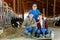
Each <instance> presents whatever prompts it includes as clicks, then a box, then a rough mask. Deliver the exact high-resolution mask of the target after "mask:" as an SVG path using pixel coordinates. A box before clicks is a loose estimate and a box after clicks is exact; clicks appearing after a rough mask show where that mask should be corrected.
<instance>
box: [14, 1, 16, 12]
mask: <svg viewBox="0 0 60 40" xmlns="http://www.w3.org/2000/svg"><path fill="white" fill-rule="evenodd" d="M15 7H16V6H15V0H13V10H14V12H15Z"/></svg>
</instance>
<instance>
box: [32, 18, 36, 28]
mask: <svg viewBox="0 0 60 40" xmlns="http://www.w3.org/2000/svg"><path fill="white" fill-rule="evenodd" d="M33 22H34V24H33V25H32V26H33V27H34V26H37V23H36V21H35V19H34V20H33Z"/></svg>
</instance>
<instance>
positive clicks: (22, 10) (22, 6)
mask: <svg viewBox="0 0 60 40" xmlns="http://www.w3.org/2000/svg"><path fill="white" fill-rule="evenodd" d="M21 13H22V18H23V19H24V4H23V0H21Z"/></svg>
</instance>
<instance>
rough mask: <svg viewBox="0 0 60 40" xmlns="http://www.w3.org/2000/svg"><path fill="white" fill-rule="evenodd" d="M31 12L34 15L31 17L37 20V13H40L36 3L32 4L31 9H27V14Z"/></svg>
mask: <svg viewBox="0 0 60 40" xmlns="http://www.w3.org/2000/svg"><path fill="white" fill-rule="evenodd" d="M30 13H32V14H33V15H34V16H33V18H34V19H35V20H36V21H37V20H38V14H40V11H39V10H38V9H37V5H36V4H33V6H32V9H31V10H30V11H29V14H30Z"/></svg>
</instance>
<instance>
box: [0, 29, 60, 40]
mask: <svg viewBox="0 0 60 40" xmlns="http://www.w3.org/2000/svg"><path fill="white" fill-rule="evenodd" d="M50 29H51V30H52V31H53V32H54V39H53V40H60V29H58V28H50ZM0 40H35V39H31V38H24V37H20V38H12V39H7V38H6V39H0Z"/></svg>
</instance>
